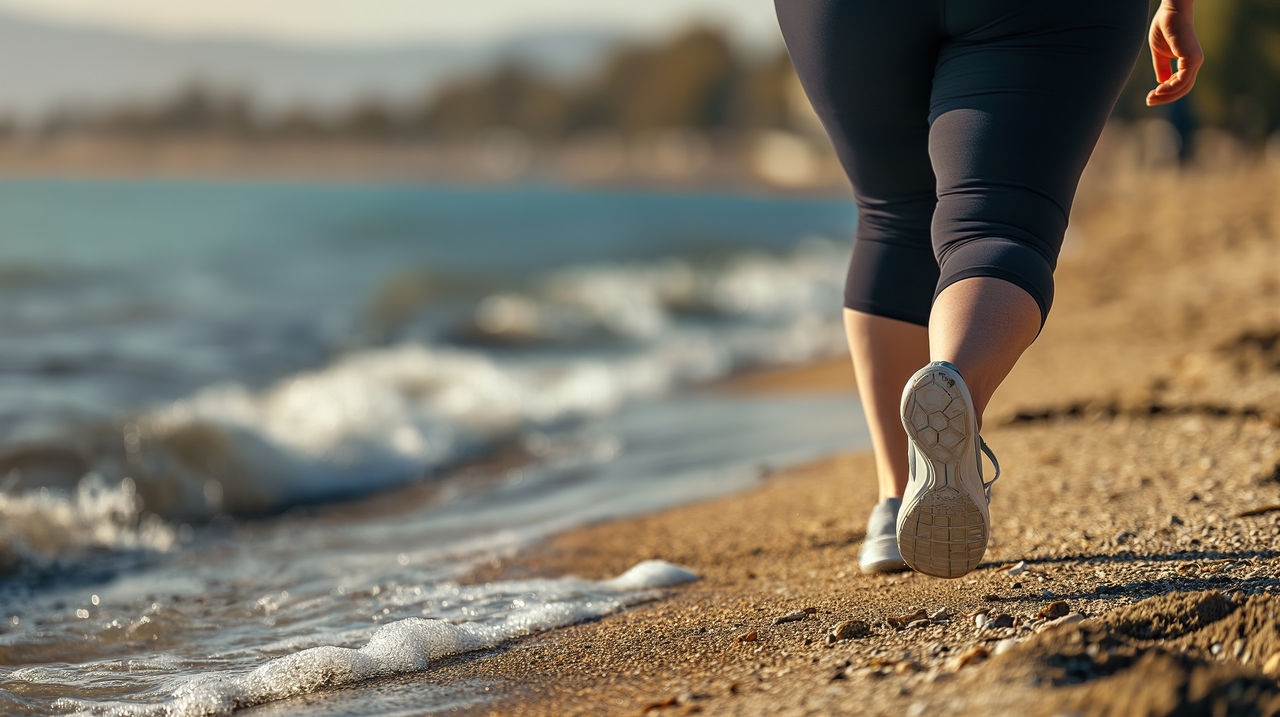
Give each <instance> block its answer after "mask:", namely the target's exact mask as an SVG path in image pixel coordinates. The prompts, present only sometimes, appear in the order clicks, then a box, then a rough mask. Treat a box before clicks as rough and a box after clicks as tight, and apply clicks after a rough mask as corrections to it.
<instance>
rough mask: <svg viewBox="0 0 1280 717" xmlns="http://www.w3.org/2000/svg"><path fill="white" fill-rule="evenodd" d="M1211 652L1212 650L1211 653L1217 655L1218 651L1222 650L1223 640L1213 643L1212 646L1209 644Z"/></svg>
mask: <svg viewBox="0 0 1280 717" xmlns="http://www.w3.org/2000/svg"><path fill="white" fill-rule="evenodd" d="M1209 652H1210V653H1212V654H1214V655H1217V654H1218V653H1220V652H1222V643H1221V642H1215V643H1213V644H1212V645H1210V646H1209Z"/></svg>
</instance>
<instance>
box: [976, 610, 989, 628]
mask: <svg viewBox="0 0 1280 717" xmlns="http://www.w3.org/2000/svg"><path fill="white" fill-rule="evenodd" d="M973 626H974V627H976V628H978V629H979V630H981V629H982V628H984V627H986V626H987V614H986V613H985V612H980V613H978V614H977V615H974V616H973Z"/></svg>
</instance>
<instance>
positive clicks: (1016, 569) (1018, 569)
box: [1005, 560, 1027, 575]
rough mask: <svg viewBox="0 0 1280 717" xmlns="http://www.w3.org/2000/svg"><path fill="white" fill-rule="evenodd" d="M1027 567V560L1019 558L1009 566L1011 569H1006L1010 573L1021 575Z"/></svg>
mask: <svg viewBox="0 0 1280 717" xmlns="http://www.w3.org/2000/svg"><path fill="white" fill-rule="evenodd" d="M1026 569H1027V562H1026V561H1025V560H1019V561H1018V562H1016V563H1014V564H1013V565H1011V566H1009V569H1008V570H1006V571H1005V572H1007V573H1008V574H1009V575H1019V574H1021V573H1022V572H1024V571H1025V570H1026Z"/></svg>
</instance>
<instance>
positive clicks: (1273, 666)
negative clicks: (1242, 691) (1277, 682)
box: [1262, 652, 1280, 677]
mask: <svg viewBox="0 0 1280 717" xmlns="http://www.w3.org/2000/svg"><path fill="white" fill-rule="evenodd" d="M1262 672H1263V674H1265V675H1266V676H1267V677H1280V652H1273V653H1271V657H1268V658H1267V661H1266V662H1264V663H1262Z"/></svg>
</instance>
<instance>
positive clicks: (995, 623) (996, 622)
mask: <svg viewBox="0 0 1280 717" xmlns="http://www.w3.org/2000/svg"><path fill="white" fill-rule="evenodd" d="M999 627H1013V616H1012V615H1010V614H1008V613H1003V612H1002V613H1000V614H999V615H996V616H995V617H993V618H991V619H990V620H988V621H987V629H988V630H991V629H995V628H999Z"/></svg>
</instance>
